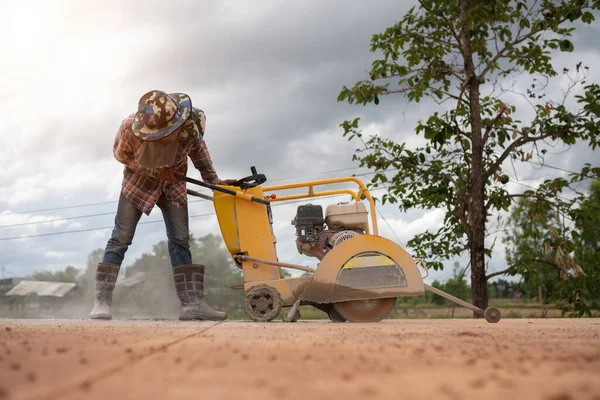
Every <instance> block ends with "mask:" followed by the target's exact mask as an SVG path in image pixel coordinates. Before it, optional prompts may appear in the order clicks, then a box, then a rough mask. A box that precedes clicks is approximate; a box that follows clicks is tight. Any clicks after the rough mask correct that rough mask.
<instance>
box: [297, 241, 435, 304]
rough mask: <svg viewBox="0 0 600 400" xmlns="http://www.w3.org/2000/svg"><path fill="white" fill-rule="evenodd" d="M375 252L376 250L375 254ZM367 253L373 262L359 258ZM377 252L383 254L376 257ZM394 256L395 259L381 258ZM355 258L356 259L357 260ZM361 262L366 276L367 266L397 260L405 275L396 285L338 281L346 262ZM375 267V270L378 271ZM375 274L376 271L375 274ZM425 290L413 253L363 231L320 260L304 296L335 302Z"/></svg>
mask: <svg viewBox="0 0 600 400" xmlns="http://www.w3.org/2000/svg"><path fill="white" fill-rule="evenodd" d="M374 253H375V254H374ZM363 254H364V255H367V257H364V258H365V260H364V261H365V262H368V261H369V260H370V261H372V262H373V263H372V264H371V265H361V264H360V263H361V261H359V259H360V258H363V257H360V256H361V255H363ZM376 256H381V258H380V257H376ZM383 259H388V260H389V259H391V260H393V263H389V262H388V261H385V262H384V263H383V264H382V263H380V261H384V260H383ZM355 260H356V261H355ZM349 261H350V262H351V263H354V262H356V263H357V264H356V265H360V268H359V269H360V270H361V271H363V272H361V274H362V275H363V276H366V275H365V273H367V274H368V272H369V271H366V270H367V269H368V268H379V269H381V268H382V267H383V268H384V269H386V268H387V266H389V265H390V264H396V265H397V266H398V267H399V268H400V269H401V271H400V274H401V277H402V278H403V279H399V280H398V282H399V283H398V284H396V285H387V284H385V285H371V286H369V283H368V282H367V281H365V282H364V284H363V282H361V284H360V285H358V286H356V287H342V284H341V283H339V282H338V280H339V278H340V276H341V272H342V271H344V269H343V266H344V265H346V264H347V263H348V262H349ZM375 271H376V269H374V270H373V272H374V274H375ZM375 275H376V274H375ZM372 278H377V279H374V280H379V278H380V277H377V276H372ZM424 293H425V288H424V286H423V280H422V279H421V274H420V272H419V269H418V267H417V264H416V263H415V262H414V261H413V259H412V257H411V256H410V255H409V254H408V253H407V252H406V251H405V250H404V249H403V248H402V247H400V246H399V245H397V244H396V243H394V242H392V241H390V240H388V239H385V238H382V237H379V236H370V235H362V236H356V237H354V238H352V239H348V240H346V241H344V242H342V243H340V244H338V245H336V246H335V247H334V248H333V249H332V250H331V251H330V252H329V253H327V255H326V256H325V257H324V258H323V260H321V263H320V264H319V268H318V269H317V272H315V274H314V275H313V280H312V282H311V283H310V285H309V286H308V287H307V289H306V291H305V292H304V295H303V299H304V300H308V301H314V302H318V303H334V302H338V301H350V300H363V299H370V298H371V299H374V298H388V297H399V296H418V295H423V294H424Z"/></svg>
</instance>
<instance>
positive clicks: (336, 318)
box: [327, 305, 347, 322]
mask: <svg viewBox="0 0 600 400" xmlns="http://www.w3.org/2000/svg"><path fill="white" fill-rule="evenodd" d="M327 316H328V317H329V320H330V321H331V322H346V321H347V320H346V318H344V317H342V316H341V315H340V313H339V312H338V311H337V310H336V309H335V307H334V306H333V305H332V306H331V309H330V310H329V311H328V312H327Z"/></svg>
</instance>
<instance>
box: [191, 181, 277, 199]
mask: <svg viewBox="0 0 600 400" xmlns="http://www.w3.org/2000/svg"><path fill="white" fill-rule="evenodd" d="M183 179H184V180H185V181H186V182H189V183H193V184H194V185H198V186H202V187H205V188H207V189H212V190H214V191H217V192H221V193H225V194H228V195H231V196H235V197H238V198H240V199H243V200H247V201H253V202H255V203H260V204H263V205H265V206H268V205H270V204H271V203H270V202H269V201H267V200H264V199H260V198H258V197H254V196H252V195H249V194H247V193H244V192H242V191H239V190H231V189H227V188H224V187H221V186H218V185H213V184H211V183H206V182H202V181H199V180H197V179H193V178H190V177H187V176H186V177H185V178H183ZM188 193H189V192H188ZM190 194H192V195H194V193H190Z"/></svg>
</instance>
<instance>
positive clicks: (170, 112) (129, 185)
mask: <svg viewBox="0 0 600 400" xmlns="http://www.w3.org/2000/svg"><path fill="white" fill-rule="evenodd" d="M205 128H206V117H205V115H204V112H203V111H202V110H199V109H198V108H195V107H192V101H191V99H190V97H189V96H188V95H186V94H183V93H171V94H167V93H165V92H163V91H160V90H153V91H150V92H148V93H146V94H144V95H143V96H142V97H141V99H140V101H139V104H138V110H137V112H136V113H133V114H131V115H129V116H128V117H127V118H126V119H125V120H124V121H123V122H122V123H121V127H120V128H119V131H118V132H117V136H116V138H115V143H114V147H113V152H114V156H115V158H116V159H117V161H119V162H121V163H123V164H125V168H124V177H123V184H122V189H121V194H120V197H119V205H118V207H117V215H116V217H115V227H114V229H113V232H112V235H111V237H110V239H109V240H108V243H107V245H106V249H105V251H104V257H103V260H102V262H101V263H99V264H98V267H97V270H96V292H95V299H94V309H93V310H92V312H91V314H90V318H92V319H110V318H111V311H110V305H111V301H112V293H113V290H114V288H115V283H116V281H117V276H118V274H119V269H120V268H121V264H122V262H123V258H124V256H125V252H126V251H127V248H128V247H129V245H130V244H131V243H132V240H133V237H134V234H135V229H136V226H137V224H138V221H139V220H140V217H141V216H142V214H146V215H148V214H150V211H152V209H153V208H154V206H155V205H156V206H158V207H159V208H160V210H161V212H162V214H163V218H164V221H165V225H166V231H167V237H168V248H169V256H170V258H171V264H172V266H173V279H174V281H175V288H176V290H177V296H178V297H179V300H180V301H181V310H180V314H179V319H181V320H224V319H225V318H227V315H226V314H225V313H224V312H220V311H215V310H213V309H212V308H211V307H210V306H209V305H208V304H207V303H206V300H205V297H204V266H203V265H199V264H193V263H192V255H191V253H190V246H189V227H188V207H187V193H186V184H185V182H184V181H183V180H182V179H183V178H184V177H185V176H186V173H187V164H188V162H187V157H188V156H189V157H190V158H191V160H192V162H193V163H194V166H195V167H196V168H197V169H198V170H199V171H200V174H201V175H202V179H203V180H204V181H205V182H208V183H211V184H217V185H229V184H232V183H234V182H235V180H232V179H230V180H224V181H222V180H220V179H219V177H218V175H217V173H216V172H215V169H214V167H213V164H212V161H211V158H210V154H209V152H208V148H207V146H206V142H204V140H203V137H204V131H205Z"/></svg>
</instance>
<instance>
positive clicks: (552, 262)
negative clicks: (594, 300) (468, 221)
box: [503, 198, 583, 309]
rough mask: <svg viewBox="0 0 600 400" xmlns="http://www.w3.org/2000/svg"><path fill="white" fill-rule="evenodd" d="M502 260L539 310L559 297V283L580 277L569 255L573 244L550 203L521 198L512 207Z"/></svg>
mask: <svg viewBox="0 0 600 400" xmlns="http://www.w3.org/2000/svg"><path fill="white" fill-rule="evenodd" d="M506 230H507V234H506V236H505V237H504V239H503V241H504V243H505V244H506V260H507V262H508V264H509V265H510V266H511V267H510V268H509V270H508V271H509V272H510V273H511V274H513V275H515V274H520V275H522V276H523V279H524V284H523V287H524V290H525V292H526V293H528V294H529V296H530V297H534V295H535V296H537V297H538V299H539V302H540V307H541V308H542V309H543V308H544V304H547V303H549V302H551V301H556V300H558V299H559V298H560V296H561V280H563V281H566V280H568V279H569V278H570V274H569V273H568V271H573V272H574V275H575V276H581V275H583V271H582V270H581V268H580V267H579V266H578V265H577V264H576V263H575V261H574V260H573V258H572V257H571V256H570V254H571V253H572V252H573V242H572V240H571V239H570V237H569V235H567V234H566V230H565V227H564V226H563V224H562V221H561V218H560V215H559V214H557V213H556V212H555V210H554V209H553V207H552V205H551V204H548V203H545V202H538V201H534V200H529V199H527V198H521V199H519V200H518V201H517V204H516V205H515V206H514V207H513V209H512V211H511V213H510V217H509V219H508V224H507V229H506Z"/></svg>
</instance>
